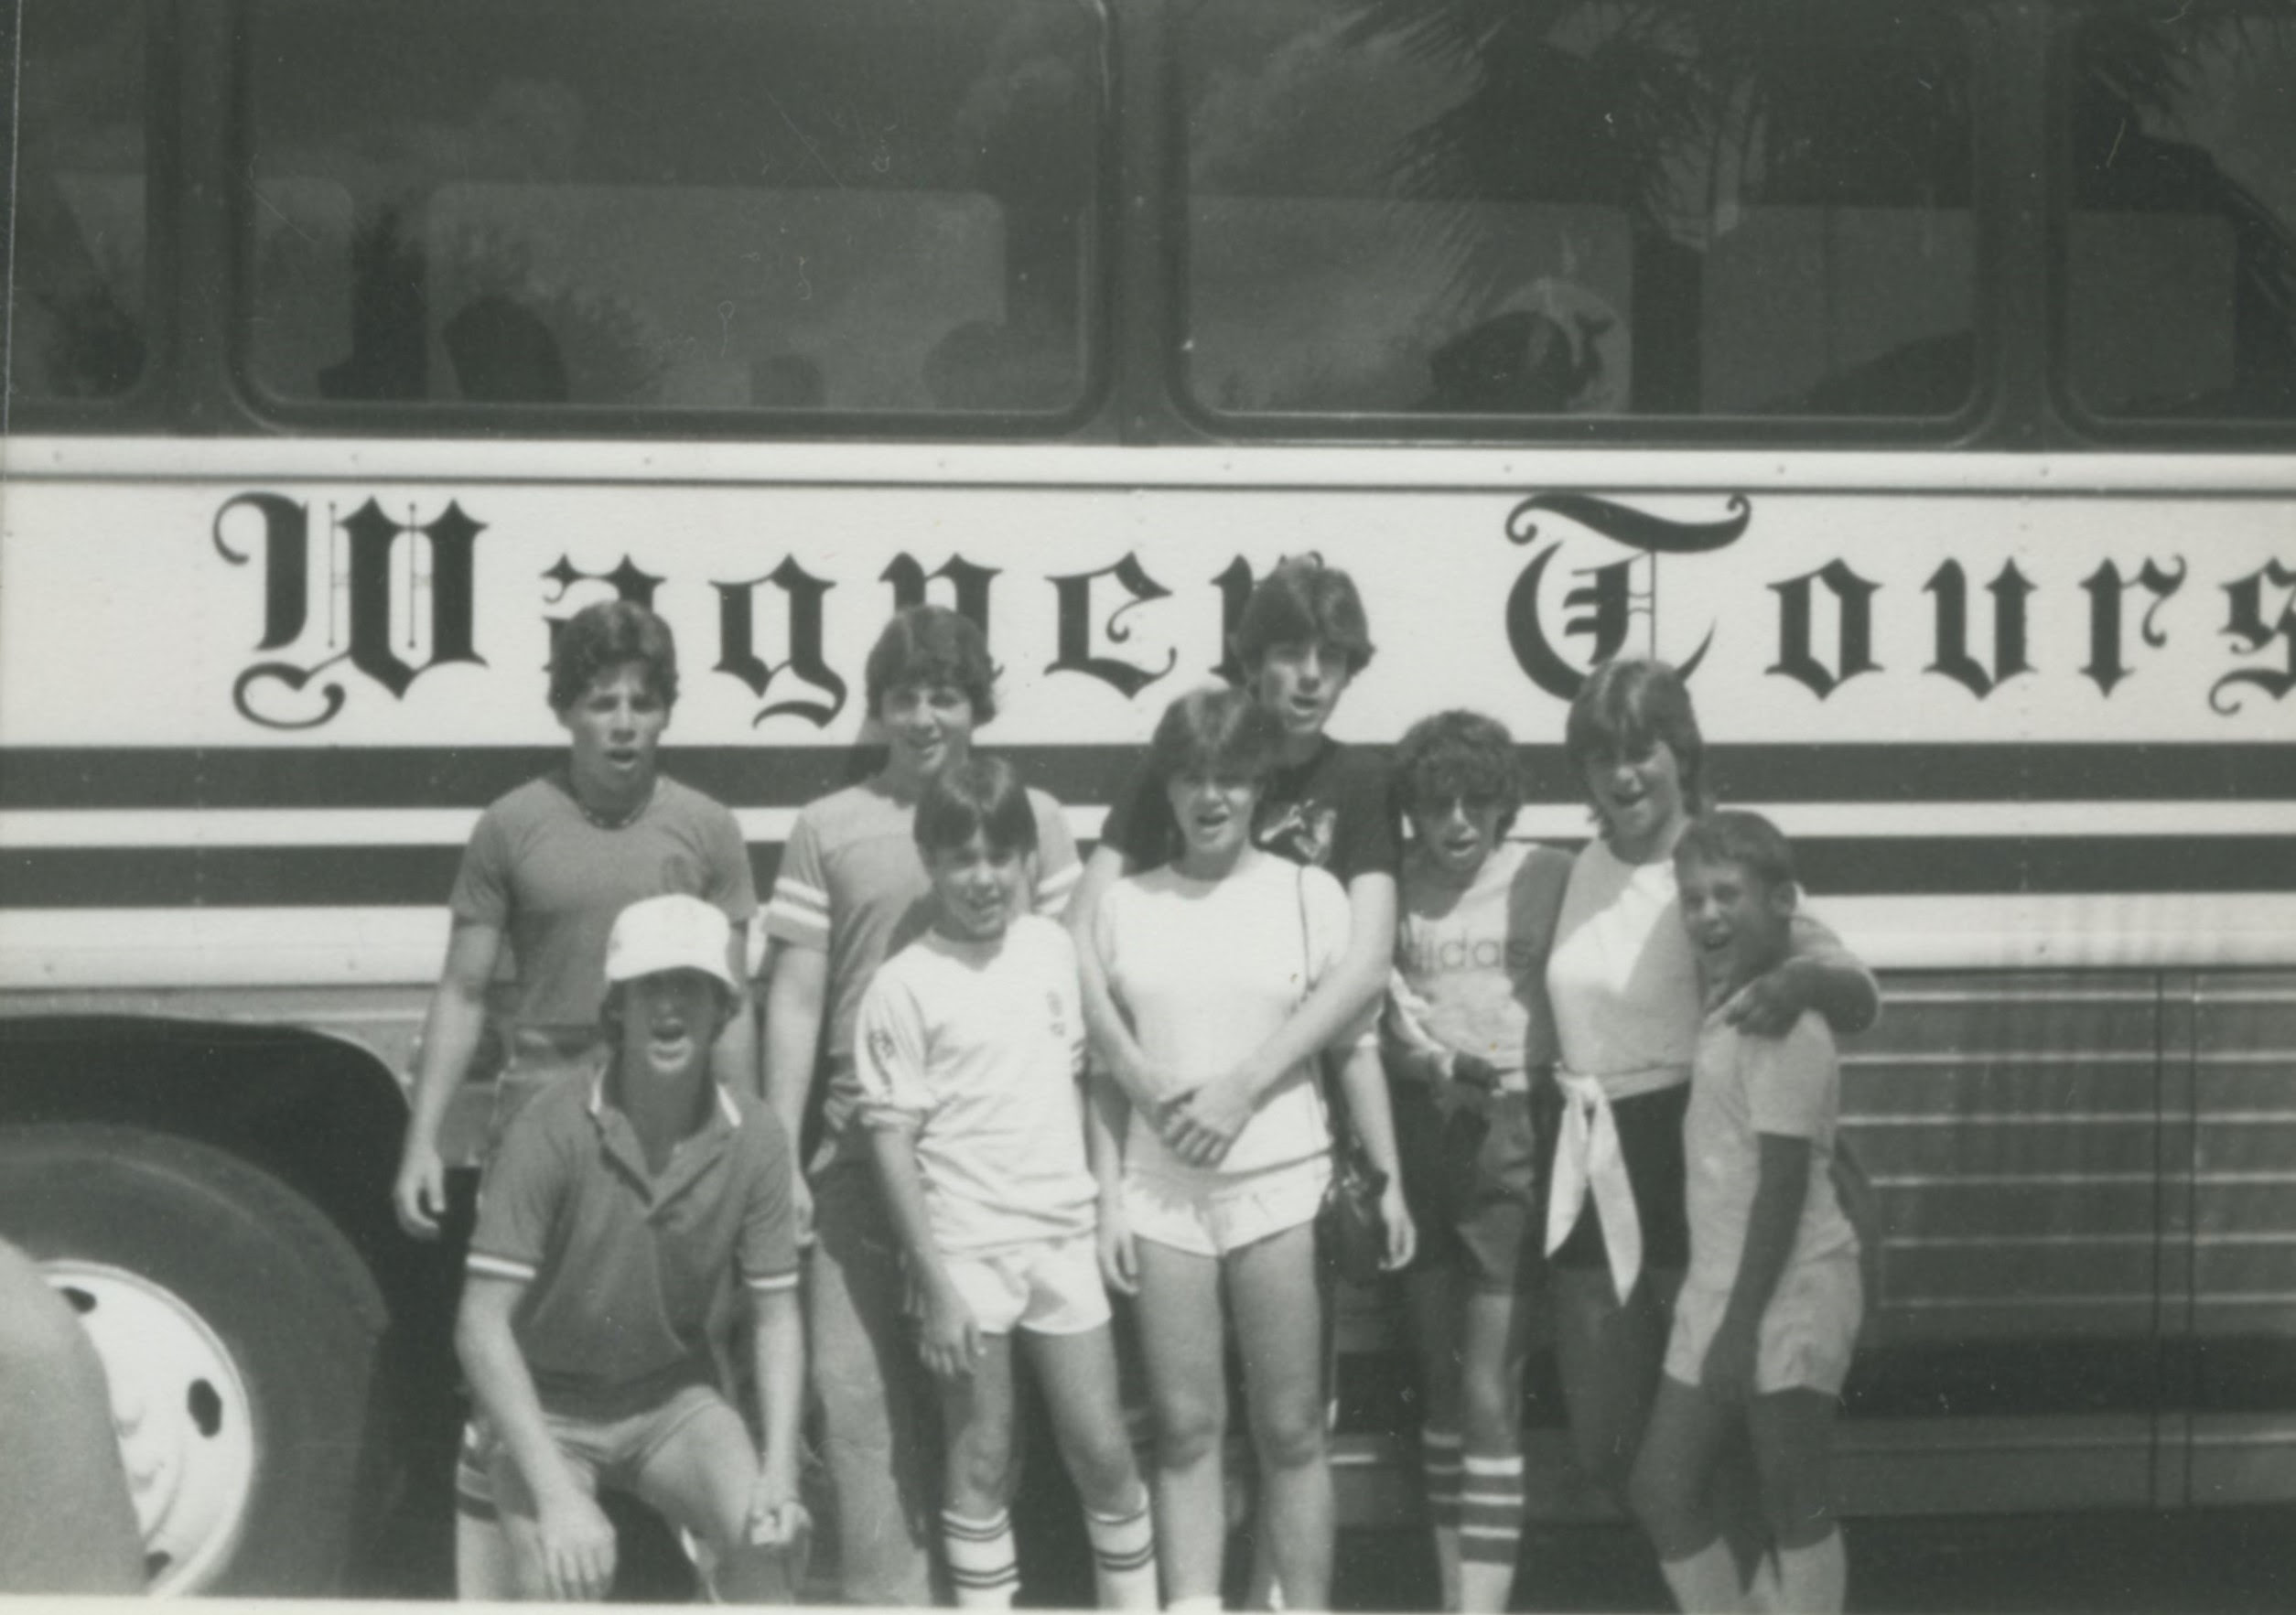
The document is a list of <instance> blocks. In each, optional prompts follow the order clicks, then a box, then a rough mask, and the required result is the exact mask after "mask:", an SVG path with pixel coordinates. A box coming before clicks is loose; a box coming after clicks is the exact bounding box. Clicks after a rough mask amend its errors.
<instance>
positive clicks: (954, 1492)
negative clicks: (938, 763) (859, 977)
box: [855, 758, 1157, 1610]
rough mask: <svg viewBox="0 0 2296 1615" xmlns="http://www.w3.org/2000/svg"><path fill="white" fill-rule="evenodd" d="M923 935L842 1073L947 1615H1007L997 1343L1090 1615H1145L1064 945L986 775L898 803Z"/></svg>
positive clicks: (1002, 1389)
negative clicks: (910, 1399)
mask: <svg viewBox="0 0 2296 1615" xmlns="http://www.w3.org/2000/svg"><path fill="white" fill-rule="evenodd" d="M916 839H917V850H918V852H919V853H920V854H921V855H922V856H923V859H924V865H925V871H926V874H927V875H928V876H929V877H930V878H931V881H932V930H931V931H927V932H926V933H925V934H924V935H922V936H921V937H919V938H918V939H917V940H916V941H915V942H911V943H910V945H909V946H908V947H906V948H903V949H902V950H901V951H900V952H899V953H895V954H894V955H893V956H892V957H891V958H889V959H888V960H886V962H885V963H884V964H882V965H881V966H879V969H878V973H877V976H876V979H875V980H874V981H872V982H871V983H870V984H869V988H868V994H867V996H864V997H863V998H862V1000H861V1014H860V1027H859V1034H858V1036H857V1039H855V1041H856V1043H857V1050H856V1053H857V1064H856V1074H857V1077H858V1078H859V1080H860V1085H861V1093H862V1101H861V1113H860V1114H861V1120H862V1122H863V1123H864V1124H865V1125H867V1126H868V1129H869V1138H870V1142H871V1144H872V1146H873V1147H874V1148H875V1151H876V1156H877V1165H878V1168H879V1173H880V1174H881V1176H882V1179H883V1182H884V1186H885V1198H886V1205H887V1209H888V1211H889V1213H890V1215H891V1219H892V1223H893V1226H894V1228H895V1229H896V1230H897V1231H898V1233H899V1235H900V1244H901V1254H902V1256H903V1258H904V1260H905V1262H906V1264H907V1266H908V1271H909V1279H910V1288H911V1295H912V1296H913V1297H914V1298H915V1303H916V1307H917V1311H918V1332H919V1337H920V1338H919V1342H918V1344H919V1349H920V1351H921V1352H922V1356H923V1358H924V1361H925V1365H926V1366H927V1367H928V1368H930V1369H931V1370H932V1373H933V1375H934V1377H935V1378H936V1379H937V1380H938V1381H939V1382H940V1385H941V1407H942V1423H943V1430H944V1431H945V1433H946V1436H947V1451H948V1460H947V1472H946V1475H945V1481H946V1487H945V1491H944V1493H943V1513H942V1516H941V1526H942V1540H943V1545H944V1546H945V1547H946V1549H947V1552H948V1561H949V1579H950V1580H951V1581H952V1582H953V1583H954V1586H955V1589H956V1600H957V1602H958V1603H959V1604H960V1605H964V1606H972V1607H1009V1606H1010V1605H1011V1603H1012V1601H1013V1596H1014V1594H1015V1593H1016V1592H1017V1591H1018V1590H1019V1584H1020V1575H1019V1565H1018V1561H1017V1559H1016V1557H1015V1552H1014V1545H1013V1536H1012V1514H1011V1511H1010V1505H1011V1501H1012V1491H1013V1484H1014V1480H1015V1475H1016V1470H1017V1464H1016V1461H1015V1459H1014V1455H1013V1451H1012V1442H1013V1400H1012V1398H1013V1367H1012V1352H1013V1346H1012V1340H1013V1336H1014V1333H1015V1332H1016V1331H1018V1332H1019V1334H1020V1335H1022V1336H1023V1337H1025V1338H1026V1339H1027V1340H1028V1342H1029V1358H1030V1360H1031V1362H1033V1364H1034V1366H1035V1368H1036V1371H1037V1377H1038V1380H1039V1382H1040V1384H1041V1385H1042V1387H1043V1391H1044V1399H1045V1402H1046V1404H1047V1405H1048V1406H1049V1408H1050V1409H1051V1416H1052V1429H1053V1434H1054V1436H1055V1437H1056V1438H1057V1439H1058V1441H1059V1443H1060V1448H1061V1454H1062V1458H1063V1459H1066V1461H1067V1464H1068V1470H1069V1475H1070V1478H1071V1479H1073V1480H1074V1481H1075V1482H1076V1490H1077V1491H1078V1492H1079V1493H1080V1494H1081V1495H1082V1497H1083V1503H1084V1512H1085V1513H1084V1524H1085V1530H1086V1534H1088V1535H1089V1536H1090V1537H1091V1539H1092V1547H1093V1564H1094V1572H1095V1580H1096V1582H1097V1584H1098V1590H1099V1598H1100V1602H1101V1604H1102V1605H1103V1606H1104V1607H1105V1608H1116V1609H1131V1610H1153V1609H1155V1608H1156V1607H1157V1585H1156V1545H1155V1535H1154V1533H1153V1531H1152V1529H1151V1527H1150V1525H1149V1521H1148V1491H1147V1488H1146V1487H1145V1486H1143V1485H1142V1484H1141V1481H1140V1476H1139V1471H1138V1470H1137V1467H1136V1465H1135V1463H1134V1461H1133V1457H1132V1447H1131V1442H1130V1440H1129V1439H1128V1437H1127V1436H1126V1430H1125V1425H1124V1418H1123V1414H1122V1412H1121V1409H1120V1407H1119V1405H1118V1400H1117V1394H1116V1350H1115V1346H1114V1344H1113V1342H1112V1340H1111V1339H1110V1335H1109V1329H1108V1319H1109V1308H1108V1296H1107V1292H1106V1290H1105V1288H1104V1287H1103V1286H1102V1283H1101V1276H1100V1264H1099V1242H1098V1237H1097V1235H1098V1226H1097V1220H1096V1214H1095V1207H1096V1203H1097V1192H1096V1190H1095V1186H1094V1178H1093V1175H1092V1172H1091V1169H1090V1168H1089V1167H1088V1166H1087V1164H1086V1161H1085V1153H1084V1117H1083V1104H1082V1101H1081V1099H1080V1097H1079V1093H1078V1083H1077V1078H1078V1074H1079V1072H1080V1071H1081V1070H1082V1067H1083V1050H1084V1041H1083V1039H1084V1025H1083V1011H1082V1010H1081V1008H1080V1007H1079V1005H1078V988H1077V975H1076V950H1075V947H1074V945H1073V943H1072V942H1070V941H1069V939H1068V933H1067V931H1063V930H1062V928H1061V927H1060V926H1059V925H1057V924H1055V923H1054V922H1053V921H1050V920H1046V919H1043V918H1041V917H1040V916H1039V915H1035V914H1031V913H1029V912H1028V911H1027V910H1028V894H1029V892H1030V891H1031V890H1032V889H1033V888H1034V886H1035V870H1034V867H1033V866H1034V865H1035V862H1036V850H1037V844H1036V820H1035V817H1034V815H1033V813H1032V812H1031V810H1030V808H1029V798H1028V794H1027V792H1026V791H1023V790H1022V788H1021V785H1020V781H1019V780H1018V779H1017V778H1016V777H1015V776H1014V774H1013V771H1012V770H1011V769H1010V768H1009V767H1008V766H1007V765H1006V764H1005V763H1003V762H1001V761H998V760H997V759H991V758H973V759H968V760H966V761H965V762H962V763H955V764H952V765H950V766H949V767H946V768H943V770H941V771H940V772H939V773H938V774H936V775H935V776H934V777H933V778H932V781H930V782H929V783H928V784H927V785H926V786H925V790H924V795H923V797H922V799H921V800H920V801H919V802H918V804H917V820H916Z"/></svg>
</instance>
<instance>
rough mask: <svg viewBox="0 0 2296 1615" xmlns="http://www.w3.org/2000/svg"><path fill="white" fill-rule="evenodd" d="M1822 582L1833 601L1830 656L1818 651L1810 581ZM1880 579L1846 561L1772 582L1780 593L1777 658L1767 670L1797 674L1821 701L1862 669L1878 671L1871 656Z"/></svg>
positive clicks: (1801, 681)
mask: <svg viewBox="0 0 2296 1615" xmlns="http://www.w3.org/2000/svg"><path fill="white" fill-rule="evenodd" d="M1813 584H1821V585H1823V586H1824V587H1825V589H1826V592H1827V594H1828V595H1829V596H1831V597H1832V598H1833V602H1834V612H1833V615H1834V644H1833V651H1832V655H1833V660H1832V662H1831V664H1830V665H1829V664H1828V663H1827V662H1826V661H1825V660H1824V659H1823V658H1821V657H1820V656H1819V654H1818V652H1817V646H1816V638H1815V629H1814V625H1813V617H1814V612H1813V609H1812V607H1813V596H1812V594H1811V586H1812V585H1813ZM1880 588H1881V585H1880V584H1878V583H1875V582H1874V581H1873V580H1872V579H1871V578H1868V577H1860V576H1858V574H1857V573H1856V572H1854V571H1852V570H1851V569H1850V567H1849V564H1848V563H1847V562H1845V561H1839V560H1834V561H1828V562H1827V563H1826V565H1823V566H1821V567H1819V568H1818V569H1817V570H1816V571H1815V572H1805V573H1804V574H1802V576H1799V577H1789V578H1787V579H1786V580H1785V581H1784V583H1773V584H1772V585H1771V586H1770V590H1771V592H1772V593H1773V594H1774V595H1776V596H1777V597H1778V659H1777V661H1775V662H1772V663H1771V664H1770V666H1769V668H1768V670H1767V671H1769V672H1771V673H1782V674H1784V676H1785V677H1787V678H1790V679H1793V680H1795V682H1796V683H1798V684H1801V685H1802V686H1803V687H1804V688H1806V689H1807V690H1808V691H1810V693H1811V694H1815V695H1816V697H1817V698H1818V699H1819V700H1821V701H1823V700H1824V699H1826V697H1827V696H1828V695H1830V694H1833V693H1834V692H1835V691H1836V690H1838V689H1839V688H1840V687H1841V686H1842V685H1843V684H1848V683H1849V681H1850V680H1851V679H1854V678H1856V677H1857V676H1858V675H1859V673H1878V672H1880V671H1881V663H1880V662H1876V661H1875V660H1874V659H1873V597H1874V594H1875V592H1876V591H1877V590H1879V589H1880Z"/></svg>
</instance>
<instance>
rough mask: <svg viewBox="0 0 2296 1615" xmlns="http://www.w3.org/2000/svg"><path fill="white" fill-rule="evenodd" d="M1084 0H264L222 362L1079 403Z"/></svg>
mask: <svg viewBox="0 0 2296 1615" xmlns="http://www.w3.org/2000/svg"><path fill="white" fill-rule="evenodd" d="M1096 26H1097V25H1096V24H1095V23H1094V20H1093V17H1092V15H1091V13H1090V12H1088V11H1087V10H1085V9H1084V8H1083V7H1082V6H1080V5H1075V4H1074V3H1073V0H995V3H991V0H940V3H937V4H935V5H930V6H918V5H913V4H903V3H901V0H848V3H846V4H841V5H835V6H823V5H812V4H803V3H801V0H758V3H755V4H743V5H726V4H723V3H722V0H669V3H663V4H653V5H647V6H644V7H628V6H620V5H573V6H569V5H559V4H550V5H544V4H538V3H537V0H477V3H474V0H457V3H454V4H444V3H442V0H403V3H397V4H393V5H391V6H389V7H387V8H386V7H375V6H371V5H360V4H355V3H350V0H259V3H258V4H257V5H255V6H254V7H253V16H252V18H251V38H252V41H253V48H252V49H251V50H250V52H249V55H248V62H249V65H250V70H251V73H252V91H251V95H250V105H251V108H252V116H251V119H250V130H251V138H252V141H253V153H252V156H253V175H254V178H255V185H254V205H253V207H252V209H251V210H249V212H248V214H247V223H248V227H249V229H250V231H252V243H251V252H250V263H251V265H252V279H253V299H252V300H253V312H254V318H253V319H252V320H251V321H250V322H249V323H248V326H247V328H246V344H247V346H246V349H245V351H244V354H243V364H244V366H245V369H246V371H247V372H248V374H249V375H250V376H251V378H252V379H253V382H255V384H256V385H257V387H258V388H259V390H260V391H262V392H263V393H265V394H266V395H268V396H270V397H271V398H273V399H275V400H278V401H281V402H284V403H295V402H300V401H340V402H365V403H390V402H398V403H425V402H429V403H439V404H523V405H535V406H552V405H562V404H574V405H590V406H602V407H611V408H616V409H620V410H630V409H633V408H634V409H643V410H689V411H690V410H723V411H750V410H771V411H803V412H814V413H838V412H848V413H864V412H865V413H871V414H897V413H900V412H909V411H918V412H922V411H936V412H938V411H949V410H965V409H982V410H995V411H998V412H1004V413H1038V414H1043V413H1053V412H1059V411H1062V410H1065V409H1068V408H1071V407H1073V405H1074V404H1076V403H1077V402H1078V400H1079V399H1080V397H1081V395H1082V390H1083V370H1084V353H1083V330H1084V328H1085V326H1086V324H1087V312H1088V311H1087V309H1086V308H1085V307H1084V299H1085V285H1086V276H1085V273H1084V271H1085V265H1086V263H1087V261H1088V257H1089V254H1090V251H1091V248H1090V244H1089V242H1087V240H1086V231H1087V229H1088V227H1089V223H1090V221H1091V216H1092V202H1091V193H1092V188H1093V183H1094V164H1095V160H1096V158H1095V152H1096V146H1097V138H1098V135H1097V131H1098V126H1099V123H1100V116H1101V113H1100V108H1101V103H1102V99H1103V90H1102V86H1101V84H1100V82H1099V79H1098V76H1097V75H1098V66H1097V63H1098V60H1099V41H1098V39H1097V37H1096V33H1095V29H1096ZM414 41H420V45H419V47H418V46H416V45H415V43H413V42H414ZM981 330H990V331H994V332H995V333H997V341H996V343H995V344H994V347H993V350H989V349H986V348H980V347H979V345H978V344H977V340H976V338H974V337H973V336H972V335H971V333H976V332H978V331H981ZM968 343H972V344H974V346H971V347H968V346H967V344H968Z"/></svg>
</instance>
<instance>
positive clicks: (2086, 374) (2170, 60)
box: [2064, 6, 2296, 421]
mask: <svg viewBox="0 0 2296 1615" xmlns="http://www.w3.org/2000/svg"><path fill="white" fill-rule="evenodd" d="M2069 68H2070V76H2071V79H2072V91H2073V93H2072V97H2071V107H2072V127H2071V131H2070V135H2071V141H2072V145H2073V175H2074V186H2075V189H2074V196H2073V205H2072V214H2071V218H2070V219H2069V220H2068V221H2067V227H2066V231H2065V236H2064V245H2065V253H2066V288H2067V307H2066V314H2065V327H2066V333H2067V347H2068V350H2069V360H2070V375H2071V384H2072V389H2073V394H2074V399H2075V402H2076V403H2077V404H2079V405H2080V406H2081V407H2082V408H2084V409H2086V410H2087V411H2089V412H2090V413H2092V414H2094V415H2114V416H2150V417H2154V418H2178V417H2182V418H2191V419H2210V418H2215V419H2248V420H2281V421H2286V420H2296V20H2291V18H2290V17H2289V16H2288V15H2287V14H2286V13H2285V12H2282V13H2280V15H2278V16H2264V15H2262V14H2260V13H2258V12H2255V11H2245V10H2244V11H2233V12H2226V11H2225V10H2222V9H2217V10H2215V11H2213V12H2211V11H2200V12H2194V11H2193V9H2192V8H2190V7H2186V8H2184V9H2183V10H2182V11H2179V12H2176V13H2175V14H2173V15H2168V14H2163V13H2161V11H2160V10H2159V8H2157V7H2150V6H2146V7H2128V8H2122V9H2116V10H2114V11H2111V12H2108V13H2107V14H2106V15H2104V16H2097V17H2094V18H2091V19H2089V20H2087V21H2086V23H2085V24H2084V26H2083V27H2081V28H2080V29H2079V30H2078V31H2077V32H2075V33H2074V34H2073V35H2072V36H2071V54H2070V61H2069Z"/></svg>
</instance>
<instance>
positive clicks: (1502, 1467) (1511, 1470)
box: [1457, 1453, 1523, 1611]
mask: <svg viewBox="0 0 2296 1615" xmlns="http://www.w3.org/2000/svg"><path fill="white" fill-rule="evenodd" d="M1464 1468H1465V1470H1466V1474H1465V1479H1464V1482H1463V1484H1462V1485H1461V1488H1460V1513H1459V1604H1458V1606H1457V1607H1458V1608H1459V1609H1461V1610H1486V1611H1495V1610H1504V1609H1505V1608H1506V1607H1507V1594H1508V1593H1510V1592H1512V1591H1513V1590H1514V1559H1515V1555H1516V1554H1517V1553H1518V1552H1519V1551H1520V1550H1521V1548H1522V1545H1523V1459H1522V1457H1521V1455H1520V1454H1517V1455H1515V1456H1514V1457H1513V1458H1477V1457H1476V1456H1475V1455H1474V1454H1473V1453H1469V1454H1468V1455H1467V1457H1466V1460H1465V1465H1464Z"/></svg>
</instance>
